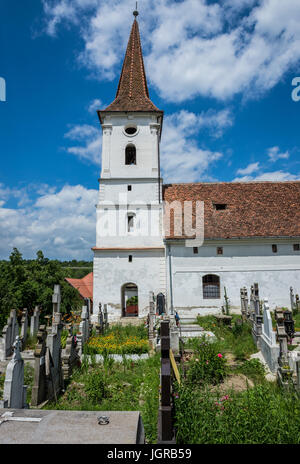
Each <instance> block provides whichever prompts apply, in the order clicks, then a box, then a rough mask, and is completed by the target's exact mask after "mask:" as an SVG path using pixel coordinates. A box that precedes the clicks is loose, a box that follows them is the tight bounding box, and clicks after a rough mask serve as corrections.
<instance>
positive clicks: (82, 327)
mask: <svg viewBox="0 0 300 464" xmlns="http://www.w3.org/2000/svg"><path fill="white" fill-rule="evenodd" d="M89 336H90V321H89V315H88V310H87V307H86V306H83V307H82V311H81V322H80V324H79V333H78V348H79V356H81V355H82V353H83V347H84V345H85V344H86V342H87V341H88V339H89Z"/></svg>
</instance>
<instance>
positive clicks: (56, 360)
mask: <svg viewBox="0 0 300 464" xmlns="http://www.w3.org/2000/svg"><path fill="white" fill-rule="evenodd" d="M61 317H62V316H61V313H60V312H57V313H54V314H53V324H52V327H51V331H50V332H48V335H47V348H48V350H47V351H46V375H47V378H48V379H49V380H51V382H50V381H49V382H48V390H49V395H48V396H49V398H53V397H54V398H56V395H57V394H58V393H59V392H60V390H61V389H62V388H63V373H62V362H61V332H62V329H63V324H62V323H61ZM48 351H49V353H48ZM47 360H48V362H47Z"/></svg>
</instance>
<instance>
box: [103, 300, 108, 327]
mask: <svg viewBox="0 0 300 464" xmlns="http://www.w3.org/2000/svg"><path fill="white" fill-rule="evenodd" d="M103 324H104V330H107V329H108V325H109V324H108V312H107V304H104V306H103Z"/></svg>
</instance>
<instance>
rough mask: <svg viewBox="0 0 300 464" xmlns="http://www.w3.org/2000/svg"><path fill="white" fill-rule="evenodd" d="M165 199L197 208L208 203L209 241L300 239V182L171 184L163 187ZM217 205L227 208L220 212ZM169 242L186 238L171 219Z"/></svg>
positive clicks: (206, 214)
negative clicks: (196, 203) (178, 232)
mask: <svg viewBox="0 0 300 464" xmlns="http://www.w3.org/2000/svg"><path fill="white" fill-rule="evenodd" d="M163 198H164V200H165V201H168V202H172V201H174V200H177V201H180V202H181V203H183V202H184V201H187V200H190V201H192V202H193V205H195V202H196V201H197V200H200V201H201V200H202V201H204V228H205V231H204V236H205V239H231V238H246V237H249V238H251V237H252V238H254V237H300V182H245V183H235V182H232V183H223V182H222V183H198V184H169V185H164V186H163ZM214 204H226V205H227V208H226V209H225V210H221V211H217V210H216V209H215V207H214ZM194 208H195V206H194ZM194 213H195V211H193V227H195V214H194ZM171 218H172V213H171ZM166 238H186V237H184V235H180V236H177V237H176V236H175V235H174V224H173V220H172V219H171V227H170V234H169V236H167V237H166Z"/></svg>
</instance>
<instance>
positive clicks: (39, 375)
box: [31, 325, 47, 406]
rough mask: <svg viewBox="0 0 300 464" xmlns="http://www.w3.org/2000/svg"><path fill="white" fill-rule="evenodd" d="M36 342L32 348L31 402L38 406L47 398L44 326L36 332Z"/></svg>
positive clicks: (45, 333)
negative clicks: (32, 380) (32, 382)
mask: <svg viewBox="0 0 300 464" xmlns="http://www.w3.org/2000/svg"><path fill="white" fill-rule="evenodd" d="M37 339H38V341H37V344H36V347H35V350H34V384H33V387H32V394H31V404H32V406H38V405H39V404H41V403H43V401H45V400H46V399H47V378H46V360H45V359H46V349H47V345H46V340H47V332H46V326H45V325H41V326H40V328H39V330H38V332H37Z"/></svg>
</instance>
